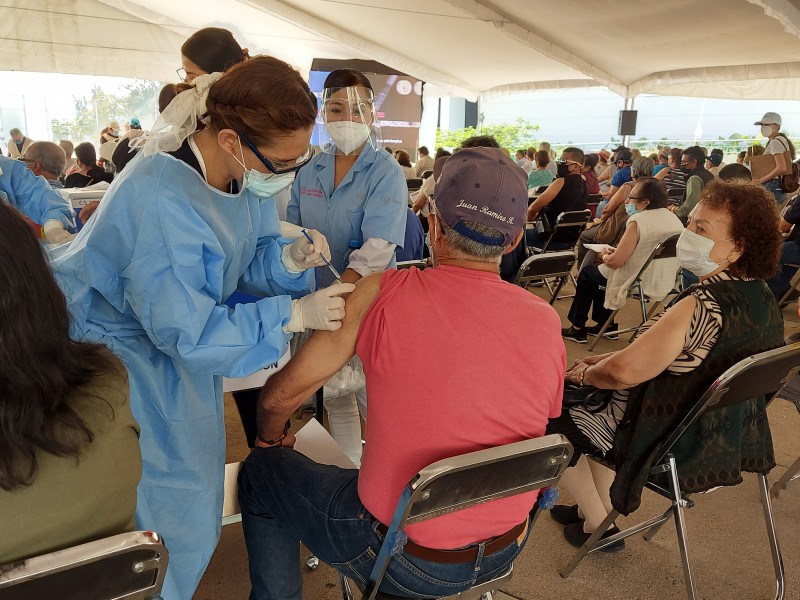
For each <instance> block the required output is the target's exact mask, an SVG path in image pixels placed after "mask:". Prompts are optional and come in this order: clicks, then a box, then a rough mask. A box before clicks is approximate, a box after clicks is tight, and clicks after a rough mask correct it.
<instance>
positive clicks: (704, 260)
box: [676, 229, 730, 277]
mask: <svg viewBox="0 0 800 600" xmlns="http://www.w3.org/2000/svg"><path fill="white" fill-rule="evenodd" d="M720 241H722V242H727V241H729V240H720ZM715 243H716V242H715V241H714V240H712V239H709V238H707V237H703V236H702V235H700V234H699V233H695V232H694V231H691V230H690V229H684V230H683V232H682V233H681V236H680V237H679V238H678V246H677V252H676V254H677V257H678V262H679V263H680V264H681V266H682V267H683V268H684V269H687V270H689V271H691V272H692V273H694V274H695V275H697V276H698V277H705V276H706V275H708V274H709V273H713V272H714V271H716V270H717V269H719V267H720V263H715V262H714V261H713V260H711V259H710V258H709V256H710V255H711V250H712V249H713V248H714V244H715ZM725 262H730V261H727V260H726V261H725Z"/></svg>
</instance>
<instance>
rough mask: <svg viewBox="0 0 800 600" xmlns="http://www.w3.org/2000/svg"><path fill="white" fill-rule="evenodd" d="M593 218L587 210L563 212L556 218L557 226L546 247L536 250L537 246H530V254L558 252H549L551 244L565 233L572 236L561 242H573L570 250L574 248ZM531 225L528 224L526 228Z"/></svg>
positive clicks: (545, 244)
mask: <svg viewBox="0 0 800 600" xmlns="http://www.w3.org/2000/svg"><path fill="white" fill-rule="evenodd" d="M591 218H592V211H590V210H588V209H586V210H571V211H567V212H563V213H561V214H560V215H558V217H557V218H556V224H555V225H554V226H553V231H552V233H551V235H550V237H549V238H547V240H546V241H545V242H544V245H543V246H542V247H541V248H536V247H535V246H528V250H529V254H544V253H545V252H558V251H559V250H549V247H550V242H551V241H552V239H553V238H554V237H555V236H556V233H564V232H565V231H566V232H569V234H570V236H569V239H568V240H567V241H565V242H559V244H560V243H564V244H569V243H570V242H571V245H570V248H573V247H574V246H575V244H577V243H578V238H579V237H580V235H581V232H582V231H583V230H584V228H585V227H586V224H587V223H588V222H589V219H591ZM528 225H531V224H526V227H527V226H528ZM572 238H574V239H572Z"/></svg>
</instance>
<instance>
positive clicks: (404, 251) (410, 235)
mask: <svg viewBox="0 0 800 600" xmlns="http://www.w3.org/2000/svg"><path fill="white" fill-rule="evenodd" d="M423 248H425V231H424V230H423V229H422V223H421V222H420V220H419V219H418V218H417V215H415V214H414V211H413V210H411V209H410V208H409V209H408V215H407V216H406V235H405V241H404V242H403V247H402V248H400V249H398V250H397V254H396V256H397V262H403V261H406V260H422V254H423Z"/></svg>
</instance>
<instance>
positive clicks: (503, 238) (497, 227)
mask: <svg viewBox="0 0 800 600" xmlns="http://www.w3.org/2000/svg"><path fill="white" fill-rule="evenodd" d="M526 208H527V181H526V178H525V173H524V172H523V171H522V169H520V168H519V167H517V166H516V165H515V164H514V163H513V162H512V161H511V160H510V159H509V158H508V157H507V156H506V155H504V154H503V153H502V152H501V151H500V150H498V149H496V148H470V149H465V150H462V151H461V152H459V153H458V154H456V155H454V156H453V157H452V158H450V159H449V160H448V161H447V163H446V164H445V166H444V169H443V170H442V174H441V177H440V178H439V180H438V181H437V184H436V198H435V201H434V202H433V203H432V206H431V215H430V216H429V217H428V220H429V225H430V229H429V235H430V240H431V244H432V254H433V264H434V267H433V268H429V269H426V270H424V271H419V270H417V269H409V270H404V271H395V270H388V271H386V272H384V273H376V274H374V275H370V276H369V277H365V278H364V279H362V280H361V281H360V282H359V283H358V287H357V288H356V290H355V291H354V292H353V293H352V294H351V295H350V297H349V298H348V300H347V306H346V310H347V315H346V317H345V318H344V320H343V322H342V328H341V329H339V330H338V331H333V332H316V333H314V335H313V336H312V338H311V339H310V340H309V341H308V342H307V343H306V344H305V345H304V346H303V347H302V349H301V350H300V351H299V352H298V353H297V355H296V356H294V357H293V358H292V360H291V361H289V363H288V364H287V365H286V367H284V369H283V370H282V371H280V372H279V373H277V374H276V375H275V376H273V377H272V378H271V379H270V380H269V381H268V382H267V384H266V385H265V387H264V389H263V390H262V392H261V397H260V406H259V419H258V421H259V438H258V442H257V445H258V446H259V447H257V448H256V449H255V450H254V451H253V453H252V454H251V455H250V456H249V457H248V459H247V460H246V461H245V463H244V465H243V467H242V471H241V474H240V475H239V502H240V504H241V507H242V522H243V527H244V533H245V540H246V542H247V549H248V553H249V562H250V578H251V582H252V586H253V590H252V593H251V596H250V597H251V599H270V600H278V599H280V600H287V599H288V600H300V599H301V597H302V589H301V577H300V560H299V545H300V542H301V541H302V542H303V543H304V544H305V545H306V546H307V547H308V548H309V549H310V550H311V551H312V552H313V553H314V554H315V555H316V556H317V557H318V558H319V559H320V560H323V561H325V562H326V563H328V564H330V565H332V566H333V567H334V568H336V569H338V570H339V571H341V572H343V573H345V574H346V575H347V576H349V577H352V578H354V579H356V580H358V581H361V582H362V583H364V582H365V581H366V579H367V578H368V576H369V573H370V571H371V570H372V566H373V564H374V560H375V557H376V555H377V553H378V549H379V548H380V545H381V542H382V540H383V534H384V533H385V532H386V525H387V524H388V523H389V522H390V520H391V517H392V514H393V512H394V507H395V504H396V503H397V501H398V499H399V497H400V495H401V492H402V490H403V487H404V486H405V484H406V483H407V482H408V480H409V479H410V478H411V477H412V476H413V475H414V474H415V473H416V472H417V471H419V470H420V469H421V468H423V467H425V466H426V465H428V464H430V463H432V462H434V461H437V460H440V459H443V458H448V457H453V456H456V455H459V454H463V453H466V452H472V451H475V450H480V449H484V448H488V447H492V446H499V445H503V444H509V443H511V442H517V441H520V440H524V439H530V438H535V437H539V436H541V435H543V434H544V432H545V427H546V425H547V421H548V418H550V417H556V416H558V415H559V414H560V410H561V398H562V392H563V381H564V371H565V367H566V364H565V362H566V352H565V350H564V344H563V342H562V341H561V325H560V321H559V318H558V315H557V314H556V312H555V311H554V310H553V309H552V308H551V307H550V306H549V305H548V304H547V302H544V301H543V300H540V299H539V298H537V297H536V296H533V295H531V294H530V293H528V292H527V291H525V290H523V289H522V288H520V287H516V286H513V285H511V284H509V283H506V282H504V281H502V280H501V279H500V275H499V273H498V269H499V264H500V258H501V256H502V255H503V254H505V253H508V252H511V251H512V250H513V249H514V247H515V246H516V245H517V244H518V243H519V242H520V239H521V238H522V235H523V224H524V222H525V209H526ZM531 340H536V343H535V344H531V343H530V341H531ZM354 352H357V353H358V355H359V357H360V358H361V360H362V361H363V363H364V372H365V374H366V377H367V395H368V396H369V421H368V424H367V432H366V439H367V441H366V446H365V448H364V458H363V463H362V468H361V471H360V472H359V471H357V470H355V469H351V470H347V469H341V468H338V467H333V466H328V465H320V464H317V463H315V462H313V461H312V460H310V459H309V458H307V457H305V456H303V455H302V454H300V453H298V452H296V451H295V450H293V449H292V447H291V446H292V445H293V441H294V438H293V436H292V435H291V434H290V433H287V432H286V430H285V423H286V421H287V419H288V417H289V416H290V415H291V413H292V412H293V411H294V410H295V409H296V408H297V407H298V406H299V405H300V404H302V403H303V401H304V399H305V398H307V397H308V396H309V395H311V394H312V393H313V392H314V390H316V389H317V388H319V387H320V386H321V385H322V384H323V383H324V382H325V381H326V380H327V379H328V378H329V377H330V376H331V375H332V374H333V373H335V372H336V371H337V370H339V369H340V368H341V367H342V366H343V365H344V364H345V362H346V361H348V360H349V359H350V357H351V356H352V355H353V353H354ZM535 502H536V493H535V492H532V493H529V494H524V495H520V496H515V497H510V498H503V499H500V500H495V501H493V502H490V503H487V504H483V505H480V506H475V507H472V508H469V509H466V510H463V511H459V512H457V513H452V514H448V515H444V516H441V517H436V518H434V519H430V520H428V521H425V522H424V523H417V524H415V525H412V526H410V527H408V528H407V530H406V533H407V534H408V541H407V542H406V544H405V546H404V547H403V549H402V550H401V551H399V554H398V556H397V557H395V558H394V559H393V560H392V561H391V562H390V564H389V570H388V574H387V576H386V577H385V578H384V580H383V583H382V585H381V588H380V589H381V591H382V592H385V593H389V594H394V595H398V596H406V597H420V596H426V597H427V596H436V597H439V596H447V595H451V594H455V593H457V592H459V591H462V590H464V589H466V588H468V587H471V586H472V585H475V584H476V583H482V582H483V581H486V580H489V579H491V578H493V577H495V576H496V575H498V574H499V572H500V570H501V569H504V568H506V567H507V565H508V564H509V562H510V561H512V560H513V559H514V558H515V557H516V556H517V554H518V553H519V552H520V550H521V549H522V547H523V545H524V544H525V541H526V540H527V535H528V515H529V513H530V512H531V509H532V508H533V506H534V504H535Z"/></svg>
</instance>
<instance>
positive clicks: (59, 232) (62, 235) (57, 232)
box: [44, 219, 75, 244]
mask: <svg viewBox="0 0 800 600" xmlns="http://www.w3.org/2000/svg"><path fill="white" fill-rule="evenodd" d="M44 237H45V239H46V240H47V242H48V243H50V244H66V243H67V242H70V241H72V239H73V238H74V237H75V234H74V233H70V232H69V231H67V230H66V229H65V228H64V224H63V223H62V222H61V221H57V220H55V219H50V220H49V221H47V222H46V223H45V224H44Z"/></svg>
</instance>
